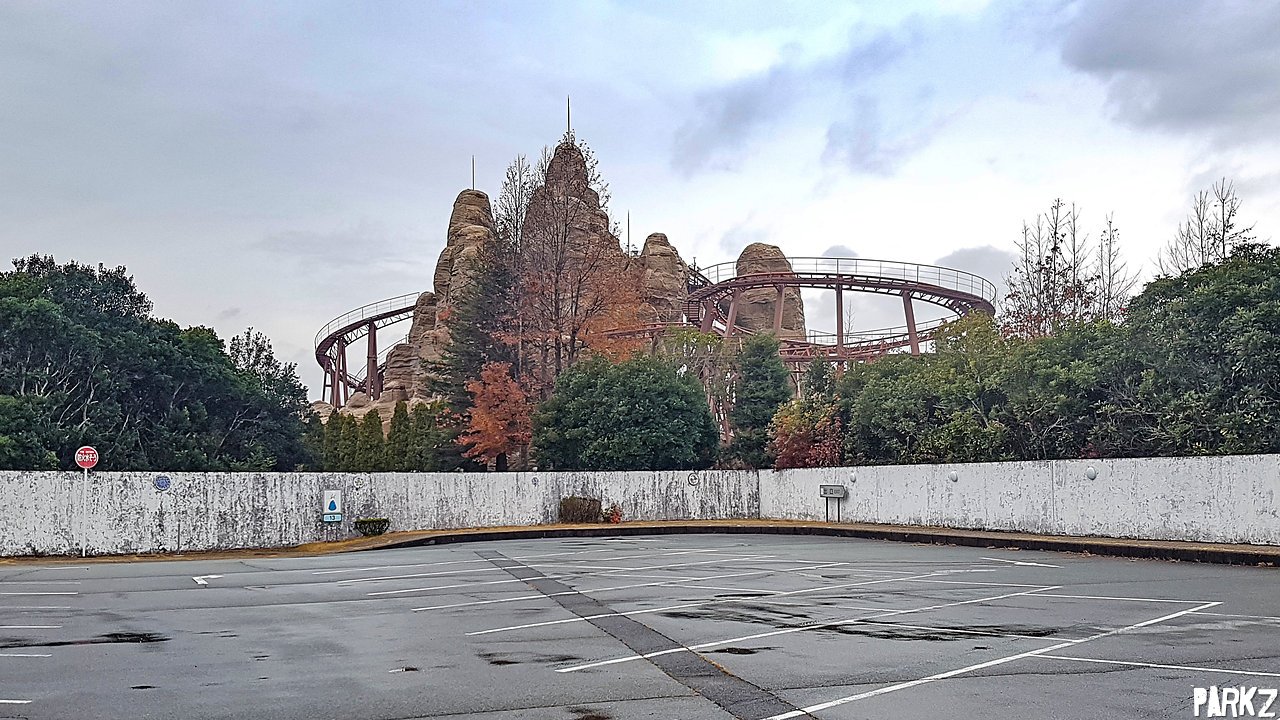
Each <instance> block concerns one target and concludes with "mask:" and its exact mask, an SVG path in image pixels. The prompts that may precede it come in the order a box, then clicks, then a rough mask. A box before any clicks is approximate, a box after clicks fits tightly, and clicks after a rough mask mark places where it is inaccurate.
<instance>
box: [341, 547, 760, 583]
mask: <svg viewBox="0 0 1280 720" xmlns="http://www.w3.org/2000/svg"><path fill="white" fill-rule="evenodd" d="M693 552H695V551H692V550H681V551H677V552H666V553H650V554H645V555H639V556H635V557H632V558H618V559H620V560H642V559H648V558H654V557H667V556H671V555H689V554H691V553H693ZM744 557H755V556H744ZM761 557H764V556H761ZM466 562H482V563H489V561H488V560H485V559H483V558H481V559H479V560H476V561H471V560H467V561H466ZM706 562H707V564H709V563H714V562H719V559H716V560H708V561H706ZM529 567H569V568H571V569H573V570H578V569H582V570H591V569H597V570H601V569H603V570H609V571H615V572H625V571H627V570H648V569H651V568H652V567H665V566H661V565H659V566H650V567H649V568H643V567H642V568H629V567H594V566H590V565H558V564H557V565H551V564H548V565H533V564H530V565H529ZM501 570H502V568H497V567H492V566H491V565H488V566H486V567H482V568H466V569H462V570H440V571H438V572H427V573H410V574H406V575H380V576H378V577H371V578H353V579H351V580H339V581H337V584H338V585H356V584H359V583H366V582H383V581H387V580H411V579H413V578H424V577H438V576H442V575H461V574H464V573H480V572H500V571H501Z"/></svg>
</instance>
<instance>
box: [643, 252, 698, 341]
mask: <svg viewBox="0 0 1280 720" xmlns="http://www.w3.org/2000/svg"><path fill="white" fill-rule="evenodd" d="M639 260H640V267H641V272H642V276H641V280H640V292H641V300H642V301H643V302H644V304H645V305H646V306H647V307H646V310H645V312H644V313H643V315H645V316H648V317H645V318H644V319H645V320H646V321H651V322H664V323H665V322H679V321H680V318H681V317H682V316H683V314H684V301H685V297H686V296H687V295H688V294H689V285H688V282H689V268H688V266H687V265H685V263H684V260H682V259H681V258H680V253H679V252H677V251H676V249H675V247H673V246H672V245H671V243H670V242H669V241H668V240H667V236H666V235H663V234H662V233H654V234H652V235H650V236H649V237H647V238H645V240H644V249H643V250H641V251H640V258H639Z"/></svg>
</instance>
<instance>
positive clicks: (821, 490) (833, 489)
mask: <svg viewBox="0 0 1280 720" xmlns="http://www.w3.org/2000/svg"><path fill="white" fill-rule="evenodd" d="M848 494H849V491H848V490H846V489H845V486H843V485H819V486H818V497H821V498H822V499H823V500H824V501H825V502H826V504H827V522H831V501H832V500H835V501H836V522H840V500H841V499H843V498H844V497H845V496H846V495H848Z"/></svg>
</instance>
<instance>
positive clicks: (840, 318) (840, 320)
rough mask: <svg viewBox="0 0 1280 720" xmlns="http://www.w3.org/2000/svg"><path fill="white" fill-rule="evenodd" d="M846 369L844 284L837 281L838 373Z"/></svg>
mask: <svg viewBox="0 0 1280 720" xmlns="http://www.w3.org/2000/svg"><path fill="white" fill-rule="evenodd" d="M842 370H844V286H843V285H841V284H839V283H836V373H839V372H841V371H842Z"/></svg>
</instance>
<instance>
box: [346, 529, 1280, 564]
mask: <svg viewBox="0 0 1280 720" xmlns="http://www.w3.org/2000/svg"><path fill="white" fill-rule="evenodd" d="M705 533H721V534H752V535H824V536H829V537H848V538H861V539H868V540H892V541H896V542H910V543H924V544H932V545H965V546H971V547H986V548H1014V549H1019V550H1047V551H1052V552H1072V553H1087V554H1090V555H1113V556H1118V557H1129V558H1149V559H1154V560H1178V561H1189V562H1204V563H1219V564H1230V565H1276V564H1280V546H1273V545H1235V544H1225V543H1192V542H1181V541H1166V540H1133V539H1123V538H1099V537H1074V536H1062V535H1030V534H1026V533H1012V532H992V531H980V530H958V529H954V528H935V527H919V526H904V525H871V524H847V523H842V524H828V523H808V522H769V521H762V522H751V521H739V522H724V521H720V522H680V521H671V522H665V523H624V524H620V525H580V526H566V525H557V526H545V527H521V528H489V529H483V530H464V531H457V532H450V531H434V532H432V533H431V534H429V535H424V536H423V537H416V538H403V539H396V538H394V537H388V538H387V541H386V542H383V543H378V544H377V545H374V544H372V543H370V545H369V546H367V547H353V548H350V549H349V551H362V550H378V549H388V548H402V547H420V546H423V545H444V544H448V543H459V542H481V541H486V540H520V539H529V538H563V537H630V536H636V535H672V534H705ZM371 539H372V538H371Z"/></svg>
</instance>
